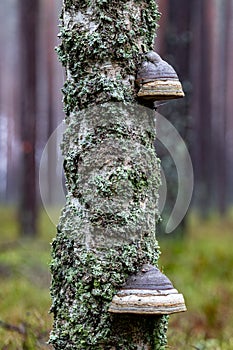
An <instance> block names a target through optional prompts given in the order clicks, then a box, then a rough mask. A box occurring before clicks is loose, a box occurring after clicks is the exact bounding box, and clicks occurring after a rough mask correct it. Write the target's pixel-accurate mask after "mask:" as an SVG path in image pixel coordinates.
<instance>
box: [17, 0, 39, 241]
mask: <svg viewBox="0 0 233 350" xmlns="http://www.w3.org/2000/svg"><path fill="white" fill-rule="evenodd" d="M38 11H39V2H38V0H21V1H20V5H19V28H20V49H21V52H20V57H21V62H20V96H19V98H20V112H19V115H20V138H21V149H20V152H21V160H20V162H21V188H20V196H21V201H20V232H21V234H22V235H34V234H35V233H36V217H37V203H36V197H37V196H36V162H35V143H36V61H37V60H36V57H37V52H36V48H37V45H36V43H37V24H38Z"/></svg>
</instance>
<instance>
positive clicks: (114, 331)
mask: <svg viewBox="0 0 233 350" xmlns="http://www.w3.org/2000/svg"><path fill="white" fill-rule="evenodd" d="M157 19H158V12H157V6H156V4H155V2H154V1H142V0H141V1H138V0H137V1H136V0H135V1H122V0H115V1H108V0H95V1H92V2H91V4H90V2H89V1H77V0H76V1H74V0H73V1H72V0H64V2H63V13H62V26H61V45H60V47H59V48H58V55H59V58H60V60H61V62H62V63H63V65H64V66H65V67H66V74H67V81H66V83H65V85H64V88H63V93H64V107H65V111H66V123H67V131H66V132H65V135H64V141H63V144H62V149H63V155H64V169H65V174H66V185H67V191H68V195H67V202H66V205H65V207H64V209H63V212H62V215H61V218H60V222H59V224H58V229H57V236H56V238H55V240H54V241H53V244H52V262H51V272H52V286H51V295H52V300H53V304H52V308H51V310H52V312H53V314H54V327H53V331H52V332H51V336H50V343H51V344H52V345H53V346H54V348H55V349H59V350H60V349H72V350H83V349H92V350H93V349H96V350H97V349H104V350H105V349H106V350H107V349H109V350H110V349H111V350H117V349H122V350H123V349H124V350H129V349H132V350H133V349H135V350H136V349H138V350H139V349H144V350H151V349H164V347H165V345H166V329H167V316H163V315H161V316H142V315H136V316H135V315H134V316H133V315H126V316H123V315H122V316H119V315H117V316H112V315H111V314H110V313H109V312H108V307H109V304H110V302H111V300H112V298H113V296H114V294H115V293H116V291H117V290H118V289H119V288H120V287H121V285H122V284H123V283H124V282H125V281H126V279H127V277H128V276H129V275H130V274H132V273H135V272H137V271H138V270H139V269H140V268H141V266H142V265H143V264H144V263H150V264H154V265H157V262H158V257H159V247H158V243H157V241H156V238H155V221H156V217H158V208H157V199H158V186H159V184H160V176H159V165H158V162H157V158H156V156H155V153H154V146H153V145H154V135H155V125H154V117H153V111H152V110H150V109H147V108H145V107H140V106H139V105H136V90H135V84H134V79H135V74H136V69H137V64H138V63H140V60H141V54H142V50H145V51H149V50H152V49H153V40H154V34H155V29H156V21H157Z"/></svg>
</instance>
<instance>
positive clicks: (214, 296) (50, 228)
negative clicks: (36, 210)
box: [0, 208, 233, 350]
mask: <svg viewBox="0 0 233 350" xmlns="http://www.w3.org/2000/svg"><path fill="white" fill-rule="evenodd" d="M13 219H14V220H13ZM0 221H1V227H0V300H1V303H0V349H1V350H46V349H47V350H48V349H51V348H50V347H49V346H48V345H47V343H46V342H47V340H48V335H49V332H50V329H51V325H52V317H51V316H50V315H49V313H48V311H49V308H50V296H49V285H50V276H49V267H48V265H49V260H50V242H51V240H52V237H53V236H54V235H55V227H54V225H53V224H52V223H51V222H50V220H49V219H48V218H47V216H46V214H44V213H43V214H42V215H41V218H40V233H39V236H38V237H37V238H35V239H33V240H21V239H20V238H19V237H18V235H17V216H16V214H15V211H14V210H13V209H12V208H0ZM232 232H233V215H232V213H230V214H228V215H227V216H226V217H225V218H219V217H217V216H216V215H215V216H212V217H211V218H209V219H208V220H207V221H202V220H200V219H199V218H198V217H197V216H196V215H194V214H192V215H191V216H190V218H189V220H188V227H187V232H186V233H185V235H184V238H183V239H182V240H180V239H179V240H178V239H175V238H173V236H172V234H171V235H170V236H169V237H167V239H160V246H161V251H162V256H161V258H160V267H161V269H162V270H163V271H164V272H165V273H166V275H167V276H168V277H169V278H170V279H171V280H172V282H173V284H174V285H175V287H176V288H177V289H178V290H179V291H180V292H182V293H183V295H184V297H185V300H186V305H187V308H188V311H187V312H185V313H182V314H177V315H172V316H171V318H170V322H169V328H168V341H169V345H168V349H177V350H188V349H190V350H192V349H197V350H232V349H233V329H232V324H233V284H232V280H233V254H232ZM61 350H62V349H61Z"/></svg>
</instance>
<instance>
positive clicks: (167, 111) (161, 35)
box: [155, 0, 193, 236]
mask: <svg viewBox="0 0 233 350" xmlns="http://www.w3.org/2000/svg"><path fill="white" fill-rule="evenodd" d="M158 6H159V10H160V12H161V13H162V18H161V23H160V27H159V28H158V39H159V40H156V41H155V49H156V51H158V53H159V54H160V55H161V56H162V57H163V58H164V59H165V60H166V61H168V62H169V63H170V64H171V65H172V66H173V67H174V68H175V70H176V72H177V74H178V76H179V77H180V79H181V81H182V86H183V89H184V92H185V97H184V98H182V99H180V100H174V101H169V103H167V104H164V105H162V106H161V107H159V110H158V111H159V112H160V113H161V114H162V115H164V116H166V118H167V119H168V120H169V121H170V122H171V123H172V124H173V125H174V126H175V128H176V129H177V131H178V132H179V134H180V135H181V137H182V138H183V140H184V141H185V142H186V145H187V147H188V148H190V126H191V120H190V119H191V118H190V100H191V82H190V59H191V57H190V46H191V40H192V37H191V32H190V28H191V14H192V8H193V0H189V1H186V0H172V1H171V0H158ZM181 19H182V20H181ZM156 147H157V152H158V154H159V157H160V159H161V164H162V168H163V170H164V172H165V176H166V181H167V186H168V192H167V197H166V206H165V208H164V211H163V213H162V218H163V220H162V221H161V223H159V225H158V233H159V234H160V233H161V234H163V233H164V231H165V227H166V224H167V221H168V218H169V216H170V215H171V211H172V208H173V207H174V205H175V201H176V197H177V191H178V179H177V175H176V166H175V164H174V161H173V159H171V156H170V154H169V153H168V151H167V149H166V148H165V147H163V146H162V145H161V144H159V143H158V144H157V143H156ZM183 233H185V218H184V219H183V220H182V222H181V224H180V225H179V227H178V228H177V229H176V230H175V231H173V233H172V234H173V236H174V235H180V234H183Z"/></svg>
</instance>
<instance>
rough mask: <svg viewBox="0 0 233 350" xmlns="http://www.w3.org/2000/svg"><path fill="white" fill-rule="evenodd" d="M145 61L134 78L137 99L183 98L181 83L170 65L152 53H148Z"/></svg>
mask: <svg viewBox="0 0 233 350" xmlns="http://www.w3.org/2000/svg"><path fill="white" fill-rule="evenodd" d="M145 59H146V60H145V61H144V62H142V64H141V67H140V68H139V69H138V72H137V77H136V83H137V84H138V85H140V90H139V92H138V97H139V98H143V99H146V100H153V101H161V100H171V99H176V98H181V97H184V91H183V89H182V85H181V82H180V81H179V78H178V76H177V73H176V71H175V70H174V68H173V67H172V66H171V65H170V64H168V63H167V62H166V61H164V60H162V58H161V57H160V56H159V55H158V54H157V53H156V52H154V51H150V52H148V53H147V54H146V55H145Z"/></svg>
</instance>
